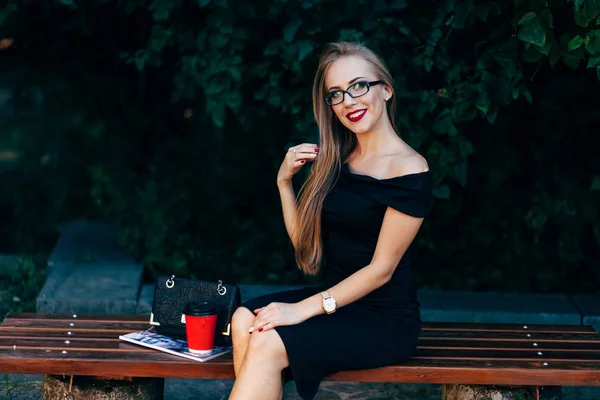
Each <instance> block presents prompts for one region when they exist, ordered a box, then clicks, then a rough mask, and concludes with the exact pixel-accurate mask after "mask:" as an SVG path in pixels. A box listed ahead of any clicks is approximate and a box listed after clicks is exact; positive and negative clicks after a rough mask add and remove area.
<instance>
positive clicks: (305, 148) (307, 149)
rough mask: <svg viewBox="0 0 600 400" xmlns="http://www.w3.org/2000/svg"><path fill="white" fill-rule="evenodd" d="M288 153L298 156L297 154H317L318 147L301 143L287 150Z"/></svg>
mask: <svg viewBox="0 0 600 400" xmlns="http://www.w3.org/2000/svg"><path fill="white" fill-rule="evenodd" d="M288 153H291V154H298V153H315V154H318V153H319V146H317V145H316V144H311V143H303V144H299V145H297V146H294V147H290V148H289V149H288Z"/></svg>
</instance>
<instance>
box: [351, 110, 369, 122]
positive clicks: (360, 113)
mask: <svg viewBox="0 0 600 400" xmlns="http://www.w3.org/2000/svg"><path fill="white" fill-rule="evenodd" d="M366 113H367V109H366V108H363V109H361V110H355V111H352V112H351V113H348V114H346V118H348V119H349V120H350V121H351V122H358V121H360V120H361V119H363V117H364V116H365V114H366Z"/></svg>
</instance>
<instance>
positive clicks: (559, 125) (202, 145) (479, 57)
mask: <svg viewBox="0 0 600 400" xmlns="http://www.w3.org/2000/svg"><path fill="white" fill-rule="evenodd" d="M346 3H347V2H339V1H332V0H303V1H284V0H270V1H266V2H250V1H246V0H238V1H235V2H233V1H231V0H229V1H227V0H197V1H193V2H182V1H174V0H152V1H150V2H140V1H129V2H116V1H110V0H92V1H89V2H85V3H81V2H55V3H52V5H47V6H45V7H39V5H37V3H36V2H34V1H33V0H21V1H17V2H12V3H11V5H10V6H7V7H5V8H4V10H2V9H0V36H2V37H10V38H14V44H13V45H11V46H10V47H9V48H8V49H4V50H0V51H2V57H5V56H6V57H5V59H6V60H8V63H7V64H6V65H7V67H6V68H7V70H9V71H10V75H11V85H12V86H13V89H14V90H13V97H12V98H13V101H12V104H11V106H12V107H13V109H14V110H15V112H14V117H13V118H12V119H11V120H10V121H7V125H6V128H4V129H6V130H7V135H10V140H11V142H12V143H13V145H14V146H15V148H17V149H18V150H19V152H20V153H21V154H22V155H23V156H22V159H21V164H20V165H19V169H18V171H17V172H15V173H14V176H13V177H12V178H10V185H11V186H10V187H11V188H12V189H11V191H10V192H9V193H11V195H10V197H8V198H6V199H4V200H2V201H3V205H4V207H5V209H7V210H10V213H8V214H9V216H8V217H7V218H8V219H7V223H6V224H5V225H6V226H7V227H8V226H11V227H15V226H16V227H18V229H12V230H11V231H10V234H9V231H8V228H5V230H4V231H3V233H4V235H5V236H6V237H11V238H13V240H14V243H18V247H19V248H22V249H24V250H26V251H27V250H31V249H33V248H36V249H39V248H40V246H41V247H44V248H49V247H51V245H52V243H53V240H54V239H55V232H56V226H57V224H58V223H59V222H61V221H64V220H67V219H69V218H74V217H81V216H86V217H90V218H106V219H112V220H117V221H119V222H121V223H122V224H123V225H124V226H125V227H126V229H125V231H124V234H123V238H122V239H123V242H124V243H125V244H127V245H128V246H129V247H130V248H131V249H132V250H133V251H134V252H135V254H136V255H138V256H139V258H140V260H141V262H143V263H144V265H146V266H147V268H148V274H149V276H150V275H152V274H156V273H178V274H188V275H192V276H197V277H200V276H201V277H203V278H205V279H216V278H219V279H234V280H236V281H239V282H243V281H245V282H250V281H262V282H297V281H298V280H299V279H300V275H299V273H298V272H297V271H296V270H295V268H294V266H293V264H294V261H293V257H292V252H291V247H290V245H289V241H288V239H287V236H286V234H285V229H284V227H283V222H282V219H281V217H280V215H281V213H280V206H279V200H278V195H277V190H276V187H275V184H274V181H275V176H276V171H277V168H278V166H279V163H280V161H281V159H282V158H283V155H284V153H285V151H286V149H287V147H289V146H290V145H292V144H295V143H299V142H315V141H317V140H318V134H317V130H316V126H315V124H314V121H313V116H312V105H311V85H312V79H313V74H314V71H315V69H316V63H317V60H318V57H319V52H320V50H321V49H322V48H323V46H324V45H325V44H326V43H327V42H330V41H335V40H352V41H357V40H358V41H366V43H367V44H368V45H369V46H370V47H372V48H373V49H374V50H376V51H377V52H379V53H380V54H382V56H383V57H384V59H385V60H386V62H387V64H388V66H389V68H390V70H391V71H392V74H393V76H394V77H395V95H396V100H397V103H398V114H397V116H396V117H397V121H398V125H399V128H400V132H401V135H402V137H403V138H404V139H405V140H406V141H407V142H408V143H409V144H410V145H412V146H413V147H415V148H416V149H418V150H419V151H420V152H421V153H422V154H424V155H425V156H426V157H427V159H428V161H429V165H430V168H431V169H432V171H433V172H434V174H433V175H434V185H435V187H434V193H435V195H436V197H437V199H438V201H437V204H436V208H435V212H434V215H432V216H431V218H429V219H428V220H426V223H425V226H424V228H423V231H422V233H421V235H420V238H419V240H418V241H417V243H416V245H415V250H416V251H417V253H418V256H417V257H415V260H420V261H418V262H419V264H418V265H417V266H416V267H415V275H416V278H417V281H418V282H419V283H420V284H421V285H426V286H429V287H447V288H501V289H515V290H540V291H547V290H566V289H568V288H567V287H566V286H565V285H567V284H568V280H566V279H565V278H566V277H569V278H570V279H574V280H576V281H577V282H579V284H580V286H579V287H580V289H582V290H584V289H589V288H591V287H593V285H594V282H595V283H597V282H598V280H600V277H599V276H598V274H597V271H598V269H597V265H600V264H598V262H597V260H598V245H599V243H600V241H599V240H598V239H597V238H598V237H599V236H598V234H597V232H599V231H600V228H599V227H598V223H597V222H595V219H594V218H595V216H596V215H597V213H598V209H597V206H596V204H597V203H598V201H597V200H598V190H597V186H598V185H597V183H596V181H595V180H592V177H593V176H598V173H599V172H598V170H597V168H598V164H597V162H592V161H589V163H590V165H589V166H588V169H584V170H578V171H575V172H577V173H578V174H580V175H581V176H583V177H585V179H587V180H585V182H583V181H582V182H579V181H578V180H575V179H571V175H569V174H567V173H566V172H563V170H561V169H556V170H548V169H547V168H543V166H545V165H547V164H548V163H552V165H554V164H556V163H558V164H561V166H564V165H568V163H567V161H575V162H577V161H578V160H579V159H580V158H575V159H571V158H569V156H568V155H567V154H566V153H565V152H566V150H565V149H567V148H568V149H569V151H571V152H574V153H575V152H580V153H581V152H584V153H586V152H588V151H590V149H591V148H594V146H592V145H588V146H586V145H585V143H586V142H585V141H584V140H583V139H584V138H588V136H585V137H582V141H581V142H580V143H584V144H582V145H575V144H573V142H572V141H568V139H567V138H568V137H569V135H571V134H572V129H573V128H572V127H573V122H572V121H578V124H579V129H581V131H582V132H587V130H588V129H590V127H591V126H592V124H593V121H597V117H598V113H597V111H595V108H594V107H593V106H592V105H591V104H590V102H589V101H588V100H587V99H585V98H581V97H577V96H581V94H580V93H579V92H578V91H577V90H578V88H579V89H580V88H587V87H589V86H590V85H594V84H597V82H596V80H597V78H596V74H593V76H591V78H590V75H589V74H588V73H587V71H586V69H585V68H584V67H587V68H596V70H597V74H598V73H600V72H598V71H600V62H599V61H598V57H599V56H600V44H599V43H600V36H599V33H598V32H599V31H600V30H598V29H596V25H595V22H594V21H597V19H598V17H599V14H600V10H599V9H598V6H597V4H598V2H597V1H594V0H576V1H552V2H549V1H543V0H515V1H514V2H492V1H472V0H444V1H440V2H438V3H437V5H436V7H431V5H430V4H429V3H426V2H423V3H418V2H414V3H412V2H407V1H397V0H379V1H373V2H370V1H366V0H357V1H356V2H351V3H352V7H349V6H348V4H350V3H348V4H346ZM0 38H1V37H0ZM565 66H568V67H570V68H565ZM571 68H572V69H573V70H571ZM590 79H592V82H593V83H591V82H590ZM563 82H564V83H563ZM582 90H583V91H587V90H590V91H593V89H582ZM575 97H577V98H580V101H581V104H583V106H580V107H579V108H577V107H574V106H573V105H572V103H571V101H570V100H568V99H571V98H575ZM592 97H594V96H592ZM565 110H569V113H566V112H565ZM584 112H585V114H584ZM534 114H535V115H537V119H532V117H531V116H532V115H534ZM534 121H536V122H534ZM590 137H591V134H590ZM596 137H597V136H596ZM589 140H591V139H589ZM596 144H597V143H596ZM557 154H559V155H560V157H562V158H561V159H560V161H557V157H558V156H557ZM586 159H587V160H591V159H592V155H591V154H590V157H589V158H586ZM563 162H564V163H563ZM524 171H527V174H525V172H524ZM578 176H579V175H578ZM594 179H596V178H594ZM301 180H302V176H299V177H298V182H296V183H297V184H298V187H299V185H300V184H301ZM590 182H594V183H593V184H592V185H591V187H590ZM594 196H595V197H594ZM594 235H596V236H594ZM449 237H450V238H452V240H447V238H449ZM592 238H596V239H595V240H594V239H592ZM583 254H589V256H588V257H584V256H583ZM594 260H596V262H595V261H594ZM594 262H595V264H594ZM590 265H596V267H595V268H596V269H593V268H588V269H589V270H590V271H595V272H586V273H585V274H583V273H582V274H580V277H579V278H578V277H577V276H576V272H580V273H581V271H588V270H587V269H586V268H587V267H589V266H590ZM542 270H543V271H542ZM590 274H596V275H593V276H590ZM466 277H468V278H466ZM515 282H516V283H515Z"/></svg>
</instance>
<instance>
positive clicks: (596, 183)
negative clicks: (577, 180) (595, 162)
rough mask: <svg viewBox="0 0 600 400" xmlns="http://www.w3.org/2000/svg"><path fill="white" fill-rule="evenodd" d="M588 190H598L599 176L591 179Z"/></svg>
mask: <svg viewBox="0 0 600 400" xmlns="http://www.w3.org/2000/svg"><path fill="white" fill-rule="evenodd" d="M590 190H593V191H600V176H597V175H596V176H594V180H593V181H592V184H591V185H590Z"/></svg>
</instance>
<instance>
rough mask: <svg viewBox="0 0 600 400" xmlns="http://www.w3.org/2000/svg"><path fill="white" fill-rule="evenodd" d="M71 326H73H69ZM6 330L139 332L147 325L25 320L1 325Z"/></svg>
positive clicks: (9, 321)
mask: <svg viewBox="0 0 600 400" xmlns="http://www.w3.org/2000/svg"><path fill="white" fill-rule="evenodd" d="M71 324H73V325H72V326H71ZM2 326H3V327H6V328H28V329H45V330H51V329H63V330H64V329H68V330H79V331H81V330H95V331H107V330H110V331H129V332H133V331H139V330H142V329H147V328H148V327H149V326H150V325H149V324H147V323H146V324H141V323H132V322H117V323H110V322H93V321H72V322H70V321H61V320H26V319H10V320H8V321H4V322H3V323H2Z"/></svg>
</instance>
